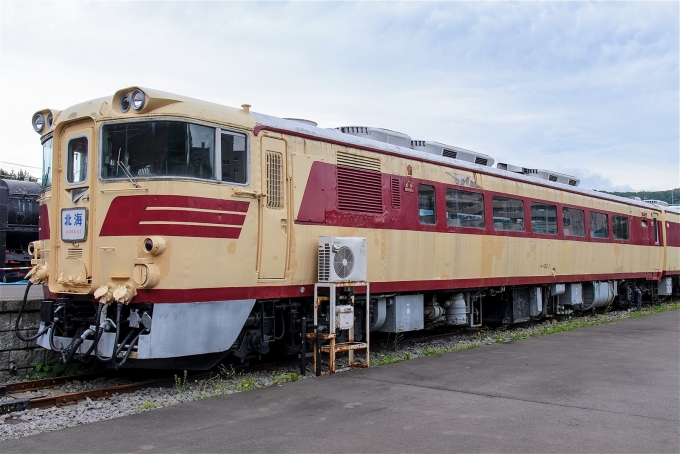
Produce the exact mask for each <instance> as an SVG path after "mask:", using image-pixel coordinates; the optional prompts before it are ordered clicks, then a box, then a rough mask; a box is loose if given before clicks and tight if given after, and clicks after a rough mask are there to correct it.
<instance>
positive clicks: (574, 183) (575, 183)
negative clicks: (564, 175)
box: [569, 180, 578, 186]
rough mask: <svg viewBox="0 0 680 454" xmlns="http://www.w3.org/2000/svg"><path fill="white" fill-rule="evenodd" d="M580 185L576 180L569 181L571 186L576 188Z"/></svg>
mask: <svg viewBox="0 0 680 454" xmlns="http://www.w3.org/2000/svg"><path fill="white" fill-rule="evenodd" d="M577 184H578V181H576V180H569V186H576V185H577Z"/></svg>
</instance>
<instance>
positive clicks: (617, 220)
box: [612, 216, 630, 240]
mask: <svg viewBox="0 0 680 454" xmlns="http://www.w3.org/2000/svg"><path fill="white" fill-rule="evenodd" d="M612 231H613V232H614V239H616V240H627V239H629V238H630V235H629V233H628V217H626V216H612Z"/></svg>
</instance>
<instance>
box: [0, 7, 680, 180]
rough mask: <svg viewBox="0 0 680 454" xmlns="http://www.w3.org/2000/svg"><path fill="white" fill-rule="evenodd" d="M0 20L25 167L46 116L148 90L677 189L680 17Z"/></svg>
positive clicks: (576, 10)
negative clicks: (42, 113) (126, 90)
mask: <svg viewBox="0 0 680 454" xmlns="http://www.w3.org/2000/svg"><path fill="white" fill-rule="evenodd" d="M0 7H1V8H2V16H1V17H0V105H2V106H4V107H3V109H0V115H1V118H0V120H1V121H0V145H1V146H2V148H1V149H2V150H35V152H31V153H28V152H26V153H24V154H23V155H22V159H25V163H26V164H29V165H38V166H39V165H40V158H39V153H38V152H37V151H38V144H37V136H36V135H35V133H33V132H31V130H30V129H28V128H29V126H28V122H29V120H30V117H31V115H32V113H33V112H35V111H37V110H39V109H42V108H45V107H54V108H64V107H66V106H68V105H72V104H75V103H78V102H81V101H84V100H87V99H92V98H96V97H100V96H107V95H111V94H112V93H114V92H115V91H116V90H118V89H120V88H123V87H126V86H131V85H141V86H149V87H153V88H157V89H161V90H165V91H170V92H176V93H180V94H183V95H187V96H192V97H196V98H201V99H206V100H210V101H213V102H218V103H222V104H227V105H232V106H234V105H235V106H238V105H240V104H242V103H246V102H247V103H250V104H252V105H253V110H255V111H258V112H263V113H267V114H271V115H276V116H293V117H301V118H310V119H312V120H315V121H317V122H319V124H320V125H321V126H324V127H331V126H339V125H342V124H365V125H371V126H382V127H386V128H389V129H393V130H398V131H402V132H405V133H407V134H410V135H411V136H412V137H413V138H417V139H428V140H436V141H439V142H444V143H449V144H451V145H457V146H461V147H465V148H469V149H472V150H476V151H480V152H484V153H487V154H490V155H492V156H494V157H495V158H496V159H497V160H501V159H502V160H505V161H507V162H510V163H516V164H518V165H523V166H525V167H543V168H548V169H555V170H559V169H560V168H564V167H567V166H571V167H575V166H574V163H578V168H583V169H585V170H586V171H587V172H589V174H599V175H602V177H603V178H605V181H611V184H612V185H614V186H616V185H619V186H625V185H630V186H632V187H634V188H636V189H664V188H668V187H672V186H677V185H678V173H679V172H680V170H679V169H680V162H679V158H678V150H679V148H680V142H679V138H678V137H679V135H680V131H679V129H678V124H679V122H680V121H679V111H680V101H679V99H680V93H679V82H678V81H679V79H680V75H679V71H678V66H679V63H678V35H679V34H680V31H679V27H678V22H679V21H678V16H679V14H678V4H677V3H670V2H668V3H648V2H645V3H634V2H601V3H580V2H560V3H548V2H519V3H497V2H480V3H461V2H452V3H438V2H435V3H418V2H405V3H391V2H390V3H383V2H376V3H373V2H361V3H347V2H338V3H313V2H293V3H279V2H268V3H232V2H225V3H222V2H206V3H179V2H168V3H164V2H133V3H128V2H115V3H114V2H92V3H81V2H76V3H64V2H59V3H30V4H29V5H28V6H26V5H24V4H23V3H18V2H17V3H12V2H3V3H2V5H1V6H0ZM2 153H3V158H2V160H3V161H4V160H7V159H6V158H5V151H3V152H2ZM29 156H30V157H29ZM641 172H645V173H646V174H647V175H649V174H651V175H654V176H653V177H652V178H649V177H646V178H636V177H635V175H638V174H640V173H641Z"/></svg>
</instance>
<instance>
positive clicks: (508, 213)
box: [493, 196, 524, 232]
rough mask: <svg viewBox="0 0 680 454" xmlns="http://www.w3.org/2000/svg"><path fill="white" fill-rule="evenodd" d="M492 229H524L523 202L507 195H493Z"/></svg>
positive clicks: (517, 230)
mask: <svg viewBox="0 0 680 454" xmlns="http://www.w3.org/2000/svg"><path fill="white" fill-rule="evenodd" d="M493 228H494V230H514V231H516V232H523V231H524V202H523V201H521V200H517V199H509V198H507V197H499V196H494V197H493Z"/></svg>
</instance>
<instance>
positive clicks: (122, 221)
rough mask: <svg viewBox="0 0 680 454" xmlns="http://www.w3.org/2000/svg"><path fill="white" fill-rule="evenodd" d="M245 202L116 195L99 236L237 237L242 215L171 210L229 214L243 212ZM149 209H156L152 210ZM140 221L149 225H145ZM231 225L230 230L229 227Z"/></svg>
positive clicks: (243, 216) (245, 206) (246, 208)
mask: <svg viewBox="0 0 680 454" xmlns="http://www.w3.org/2000/svg"><path fill="white" fill-rule="evenodd" d="M249 205H250V203H249V202H242V201H234V200H221V199H210V198H205V197H188V196H170V195H156V196H152V195H142V196H120V197H116V198H115V199H113V201H112V202H111V206H110V207H109V211H108V212H107V213H106V218H105V219H104V223H103V225H102V228H101V231H100V233H99V235H100V236H140V235H168V236H188V237H200V238H238V237H239V235H240V234H241V226H242V225H243V223H244V222H245V215H241V214H234V213H211V212H201V211H185V210H177V209H173V208H193V209H197V210H215V211H233V212H237V213H246V212H247V211H248V206H249ZM149 208H158V209H152V210H150V209H149ZM143 222H152V224H146V223H143ZM153 222H194V223H199V224H221V225H229V226H230V227H220V226H214V225H195V224H194V225H186V224H153ZM231 226H234V227H231Z"/></svg>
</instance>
